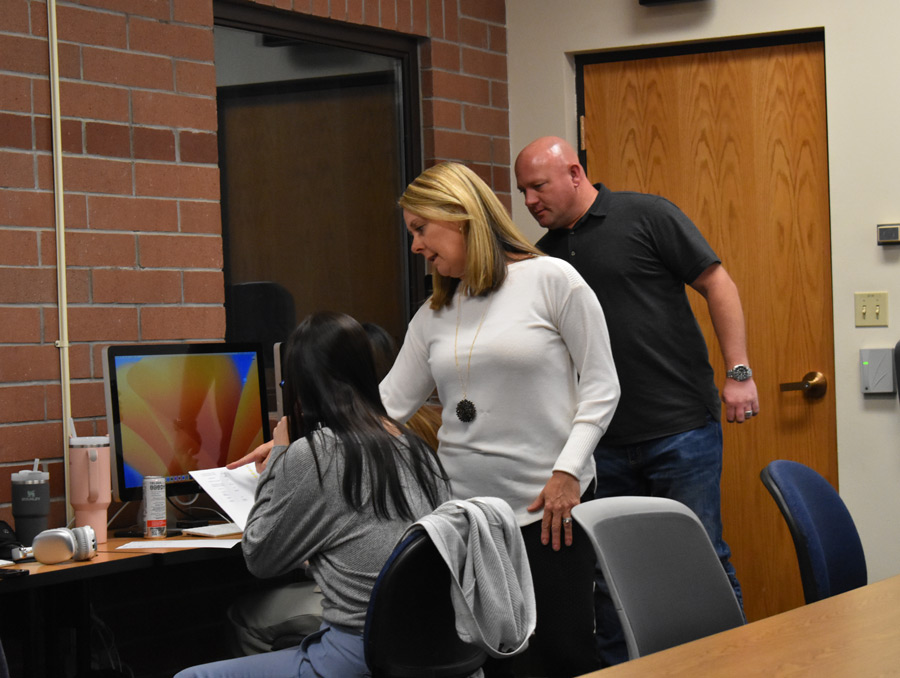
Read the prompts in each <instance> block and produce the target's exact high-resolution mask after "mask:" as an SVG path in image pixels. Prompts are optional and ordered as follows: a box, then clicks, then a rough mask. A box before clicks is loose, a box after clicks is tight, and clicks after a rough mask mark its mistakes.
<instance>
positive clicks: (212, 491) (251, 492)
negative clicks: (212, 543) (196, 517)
mask: <svg viewBox="0 0 900 678" xmlns="http://www.w3.org/2000/svg"><path fill="white" fill-rule="evenodd" d="M190 473H191V477H192V478H193V479H194V480H196V481H197V483H198V484H199V485H200V487H202V488H203V490H204V491H205V492H206V493H207V494H208V495H209V496H210V497H212V499H213V501H215V502H216V503H217V504H218V505H219V507H220V508H221V509H222V510H223V511H224V512H225V513H226V514H227V515H228V517H229V518H231V521H232V522H233V523H235V524H236V525H237V526H238V527H240V528H241V529H242V530H243V529H244V528H245V527H246V526H247V516H249V515H250V509H251V508H253V499H254V497H255V496H256V485H257V483H258V482H259V474H258V473H257V472H256V465H255V464H244V465H243V466H239V467H238V468H236V469H228V468H225V467H224V466H222V467H219V468H208V469H203V470H200V471H191V472H190Z"/></svg>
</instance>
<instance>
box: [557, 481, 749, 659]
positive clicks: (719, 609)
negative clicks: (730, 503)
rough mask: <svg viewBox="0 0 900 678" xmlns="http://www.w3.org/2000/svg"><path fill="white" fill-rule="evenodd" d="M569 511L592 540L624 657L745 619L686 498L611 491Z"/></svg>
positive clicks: (730, 626)
mask: <svg viewBox="0 0 900 678" xmlns="http://www.w3.org/2000/svg"><path fill="white" fill-rule="evenodd" d="M572 517H573V518H574V519H575V520H576V521H577V522H578V524H579V525H581V527H582V528H584V531H585V532H586V533H587V534H588V537H589V538H590V540H591V542H592V543H593V545H594V550H595V551H596V553H597V561H598V563H599V565H600V569H601V570H602V571H603V576H604V578H605V579H606V582H607V584H608V586H609V590H610V594H611V596H612V599H613V602H614V603H615V606H616V612H617V613H618V615H619V619H620V620H621V622H622V628H623V629H624V631H625V642H626V645H627V646H628V657H629V659H635V658H636V657H641V656H643V655H646V654H650V653H651V652H658V651H659V650H665V649H666V648H669V647H673V646H675V645H680V644H682V643H686V642H689V641H691V640H696V639H697V638H702V637H704V636H708V635H711V634H713V633H718V632H719V631H725V630H727V629H731V628H734V627H736V626H740V625H741V624H743V623H744V613H743V612H742V611H741V606H740V603H738V600H737V597H736V596H735V594H734V589H733V588H732V586H731V583H730V582H729V580H728V576H727V575H726V574H725V570H724V568H723V567H722V563H721V561H720V560H719V557H718V556H717V555H716V552H715V549H714V548H713V545H712V542H710V540H709V536H708V535H707V534H706V530H705V529H704V527H703V525H702V524H701V523H700V520H699V519H698V518H697V516H696V515H695V514H694V512H693V511H691V510H690V509H689V508H688V507H687V506H685V505H684V504H682V503H680V502H677V501H674V500H672V499H664V498H662V497H609V498H605V499H595V500H593V501H588V502H585V503H584V504H579V505H578V506H575V507H574V508H573V509H572Z"/></svg>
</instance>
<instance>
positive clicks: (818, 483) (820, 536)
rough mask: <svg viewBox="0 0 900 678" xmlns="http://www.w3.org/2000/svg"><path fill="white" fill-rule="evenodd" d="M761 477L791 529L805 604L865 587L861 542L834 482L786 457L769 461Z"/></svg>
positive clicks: (864, 561)
mask: <svg viewBox="0 0 900 678" xmlns="http://www.w3.org/2000/svg"><path fill="white" fill-rule="evenodd" d="M759 476H760V479H761V480H762V482H763V485H765V486H766V489H767V490H768V491H769V494H771V495H772V498H773V499H774V500H775V503H776V504H777V505H778V508H779V510H780V511H781V514H782V515H783V516H784V519H785V521H786V522H787V525H788V529H789V530H790V532H791V538H792V539H793V541H794V548H795V550H796V551H797V561H798V563H799V564H800V579H801V581H802V582H803V597H804V598H805V600H806V602H807V603H814V602H816V601H817V600H822V599H823V598H828V597H830V596H833V595H835V594H838V593H843V592H844V591H849V590H851V589H855V588H858V587H860V586H864V585H865V584H866V581H867V572H866V556H865V553H864V552H863V547H862V542H861V541H860V539H859V533H858V532H857V531H856V525H855V524H854V522H853V518H852V516H851V515H850V511H848V510H847V507H846V506H845V505H844V502H843V500H842V499H841V497H840V495H839V494H838V493H837V491H836V490H835V489H834V488H833V487H832V486H831V484H830V483H829V482H828V481H827V480H825V478H823V477H822V476H821V475H819V473H818V472H816V471H815V470H813V469H811V468H809V467H808V466H805V465H804V464H800V463H798V462H796V461H788V460H786V459H776V460H775V461H773V462H770V463H769V464H768V465H767V466H766V467H765V468H764V469H763V470H762V471H761V472H760V474H759Z"/></svg>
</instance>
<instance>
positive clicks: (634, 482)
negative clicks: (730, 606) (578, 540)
mask: <svg viewBox="0 0 900 678" xmlns="http://www.w3.org/2000/svg"><path fill="white" fill-rule="evenodd" d="M594 461H595V462H596V464H597V490H596V492H595V493H594V498H595V499H600V498H602V497H621V496H627V495H638V496H653V497H667V498H669V499H675V500H676V501H680V502H681V503H682V504H684V505H686V506H687V507H688V508H690V509H691V510H692V511H693V512H694V513H696V514H697V517H698V518H700V522H701V523H703V526H704V527H705V528H706V532H707V534H708V535H709V539H710V541H711V542H712V544H713V547H714V548H715V550H716V554H718V556H719V560H721V561H722V567H723V568H725V574H727V575H728V579H729V580H730V581H731V585H732V586H733V587H734V592H735V594H736V595H737V599H738V602H739V603H741V605H742V606H743V597H742V595H741V585H740V583H739V582H738V579H737V575H736V574H735V572H734V566H732V564H731V562H730V560H729V559H730V558H731V549H730V548H729V547H728V544H726V543H725V540H724V539H723V538H722V502H721V492H720V483H721V479H722V425H721V424H720V423H719V422H717V421H714V420H713V419H712V418H711V417H710V418H709V419H708V420H707V423H706V425H705V426H702V427H700V428H695V429H692V430H690V431H685V432H684V433H678V434H675V435H673V436H668V437H665V438H656V439H654V440H647V441H644V442H641V443H635V444H633V445H604V444H603V441H602V440H601V441H600V444H599V445H598V446H597V449H596V450H595V451H594ZM595 583H596V589H595V593H594V608H595V613H596V621H597V635H596V637H597V651H598V653H599V655H600V659H601V661H602V662H603V664H604V665H611V664H619V663H621V662H623V661H626V660H627V659H628V650H627V648H626V647H625V636H624V633H623V631H622V625H621V624H620V622H619V617H618V615H617V614H616V610H615V606H614V604H613V602H612V599H611V598H610V595H609V588H608V587H607V586H606V582H605V581H604V580H603V576H602V575H601V574H600V570H599V568H598V569H597V576H596V582H595Z"/></svg>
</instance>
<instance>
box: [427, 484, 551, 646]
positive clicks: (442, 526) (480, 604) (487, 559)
mask: <svg viewBox="0 0 900 678" xmlns="http://www.w3.org/2000/svg"><path fill="white" fill-rule="evenodd" d="M417 525H418V526H421V527H423V528H424V529H425V531H426V532H427V533H428V536H429V537H430V538H431V541H432V542H434V545H435V546H436V547H437V550H438V552H439V553H440V554H441V556H442V557H443V559H444V561H445V562H446V563H447V567H448V568H449V569H450V575H451V579H452V585H451V598H452V600H453V609H454V610H455V612H456V630H457V633H459V637H460V638H461V639H462V640H463V641H465V642H468V643H474V644H476V645H479V646H481V647H483V648H484V649H485V651H486V652H487V653H488V654H490V655H491V656H493V657H509V656H512V655H515V654H518V653H520V652H522V651H523V650H525V648H526V647H527V646H528V638H529V637H530V636H531V634H532V632H533V631H534V625H535V621H536V612H535V602H534V585H533V583H532V580H531V570H530V569H529V566H528V557H527V556H526V554H525V542H524V541H523V539H522V532H521V530H520V529H519V526H518V524H517V523H516V519H515V515H514V514H513V511H512V509H511V508H510V506H509V504H507V503H506V502H505V501H503V500H502V499H498V498H496V497H475V498H473V499H469V500H451V501H447V502H445V503H443V504H441V505H440V506H439V507H438V508H437V509H435V510H434V511H433V512H432V513H430V514H428V515H427V516H424V517H423V518H421V519H420V520H419V521H418V522H416V523H415V524H414V525H413V526H412V527H411V528H410V529H411V530H412V529H415V526H417Z"/></svg>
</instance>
